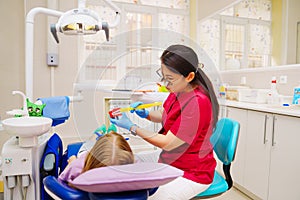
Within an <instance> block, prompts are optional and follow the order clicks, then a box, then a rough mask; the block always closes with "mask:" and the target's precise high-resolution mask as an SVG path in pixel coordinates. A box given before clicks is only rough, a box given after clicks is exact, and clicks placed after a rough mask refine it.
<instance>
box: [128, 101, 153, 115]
mask: <svg viewBox="0 0 300 200" xmlns="http://www.w3.org/2000/svg"><path fill="white" fill-rule="evenodd" d="M142 104H143V102H140V101H137V102H134V103H132V104H130V107H131V108H134V110H131V111H130V112H131V113H134V112H135V113H136V114H137V115H138V116H139V117H141V118H147V117H148V115H149V111H148V110H146V109H145V108H143V109H136V108H137V107H138V106H140V105H142Z"/></svg>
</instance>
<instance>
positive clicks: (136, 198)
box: [43, 142, 183, 200]
mask: <svg viewBox="0 0 300 200" xmlns="http://www.w3.org/2000/svg"><path fill="white" fill-rule="evenodd" d="M81 145H82V143H81V142H79V143H74V144H70V145H68V147H67V150H66V151H65V153H64V155H63V159H62V169H61V171H63V168H64V167H65V166H66V162H67V161H66V160H67V159H68V158H69V157H70V156H72V155H77V153H78V150H79V149H80V147H81ZM132 165H135V166H138V165H140V166H141V165H144V167H143V166H142V167H139V166H138V167H137V168H134V169H133V170H132V172H133V173H131V174H129V175H130V176H131V177H130V178H129V179H131V181H129V182H130V184H132V185H134V186H137V187H138V189H137V190H133V189H132V188H133V187H134V186H131V187H129V188H130V190H128V191H122V190H121V191H120V192H119V191H114V192H109V191H108V192H103V190H104V189H100V190H101V192H91V191H85V190H83V189H84V188H83V189H82V188H79V189H75V188H73V187H70V186H69V185H68V184H67V183H66V182H63V181H61V180H59V179H58V178H57V177H55V176H47V177H45V178H44V179H43V184H44V188H45V191H46V192H47V193H48V194H49V195H50V196H51V197H52V198H53V199H62V200H69V199H75V200H76V199H78V200H120V199H122V200H147V199H148V197H149V196H151V195H152V194H154V193H155V192H156V190H157V189H158V186H160V185H163V184H165V183H167V182H169V181H171V180H174V179H175V178H177V177H179V176H182V175H183V171H181V170H178V169H177V168H174V167H171V166H168V165H165V164H162V163H135V164H132ZM148 165H149V166H148ZM158 165H159V167H158V168H156V167H157V166H158ZM152 166H154V168H153V167H152ZM119 167H120V168H119ZM121 167H126V166H124V165H121V166H116V168H115V169H116V170H115V171H119V172H120V173H119V174H121V176H122V175H124V174H125V173H124V171H126V170H122V169H121ZM104 168H107V167H103V168H101V169H104ZM141 168H142V169H145V170H144V171H147V168H148V169H150V168H151V169H152V170H151V171H147V173H141V172H144V171H143V170H141ZM155 168H156V169H159V170H155ZM99 169H100V168H99ZM127 169H128V168H127ZM138 169H139V170H138ZM94 170H96V169H94ZM155 171H156V173H153V172H155ZM89 172H91V170H89V171H87V172H85V173H89ZM126 172H127V171H126ZM148 172H149V173H148ZM134 173H137V174H138V173H140V175H139V177H137V176H136V175H135V174H134ZM94 174H95V173H94ZM98 174H103V173H97V175H98ZM104 174H106V175H108V173H104ZM148 174H153V176H151V175H148ZM80 176H81V175H80ZM150 176H151V177H150ZM94 177H95V175H94ZM118 177H120V176H118ZM144 177H146V178H148V180H149V181H145V180H144ZM152 177H153V178H152ZM77 178H78V177H77ZM77 178H75V179H77ZM93 179H95V178H93ZM121 179H122V178H121ZM132 179H137V180H133V181H132ZM83 180H84V181H85V182H87V180H88V178H86V177H85V178H84V179H83ZM126 180H128V179H126ZM79 182H80V181H79ZM118 182H119V183H117V184H115V187H116V188H117V187H118V184H122V185H124V183H122V181H121V180H118ZM112 184H114V183H112ZM125 184H126V183H125ZM76 186H78V185H76ZM91 187H93V188H96V187H98V186H97V185H93V186H91ZM100 187H107V184H106V185H100V186H99V188H100ZM110 188H111V187H110Z"/></svg>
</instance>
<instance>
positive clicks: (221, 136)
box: [193, 118, 240, 199]
mask: <svg viewBox="0 0 300 200" xmlns="http://www.w3.org/2000/svg"><path fill="white" fill-rule="evenodd" d="M239 130H240V124H239V123H238V122H237V121H235V120H233V119H230V118H222V119H220V120H219V121H218V122H217V125H216V128H215V130H214V133H213V134H212V136H211V138H210V141H211V143H212V145H213V147H214V152H215V154H216V155H217V157H218V159H219V160H220V161H221V162H222V163H223V173H224V176H225V178H223V176H221V175H220V174H219V173H218V172H217V171H215V175H214V180H213V182H212V184H211V185H210V187H209V188H208V189H207V190H205V191H204V192H202V193H200V194H198V195H197V196H196V197H194V198H193V199H206V198H211V197H214V196H218V195H221V194H222V193H224V192H226V191H227V190H229V189H230V188H231V187H232V184H233V181H232V177H231V174H230V166H231V162H232V161H233V160H234V156H235V151H236V146H237V142H238V136H239Z"/></svg>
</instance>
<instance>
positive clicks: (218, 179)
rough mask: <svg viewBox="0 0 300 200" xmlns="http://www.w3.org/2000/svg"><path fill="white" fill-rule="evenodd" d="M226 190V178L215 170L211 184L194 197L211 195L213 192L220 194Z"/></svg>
mask: <svg viewBox="0 0 300 200" xmlns="http://www.w3.org/2000/svg"><path fill="white" fill-rule="evenodd" d="M227 190H228V184H227V182H226V180H225V179H224V178H223V177H222V176H221V175H220V174H219V173H218V172H217V171H215V175H214V180H213V182H212V184H211V185H210V186H209V188H208V189H207V190H205V191H204V192H202V193H200V194H198V195H197V196H196V197H205V196H212V195H215V194H221V193H224V192H226V191H227Z"/></svg>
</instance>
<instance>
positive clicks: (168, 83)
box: [156, 68, 183, 86]
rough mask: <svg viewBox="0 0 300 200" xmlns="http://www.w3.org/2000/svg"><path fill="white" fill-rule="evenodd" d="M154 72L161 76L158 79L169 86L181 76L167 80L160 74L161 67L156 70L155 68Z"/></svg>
mask: <svg viewBox="0 0 300 200" xmlns="http://www.w3.org/2000/svg"><path fill="white" fill-rule="evenodd" d="M156 74H157V75H158V76H159V77H160V78H161V79H160V81H161V82H163V84H164V85H165V86H168V85H169V86H170V85H174V84H175V83H176V82H177V81H178V80H180V78H182V77H183V76H182V75H181V77H180V78H178V79H176V80H168V79H166V78H164V76H163V75H162V72H161V69H160V68H159V69H158V70H156Z"/></svg>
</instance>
